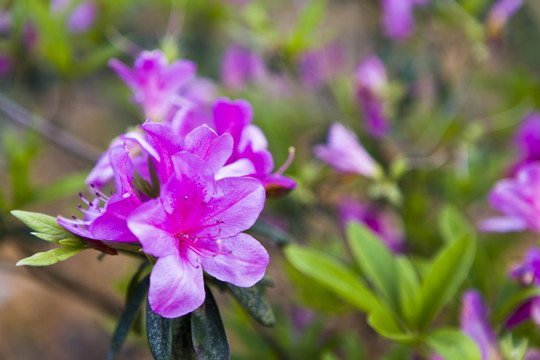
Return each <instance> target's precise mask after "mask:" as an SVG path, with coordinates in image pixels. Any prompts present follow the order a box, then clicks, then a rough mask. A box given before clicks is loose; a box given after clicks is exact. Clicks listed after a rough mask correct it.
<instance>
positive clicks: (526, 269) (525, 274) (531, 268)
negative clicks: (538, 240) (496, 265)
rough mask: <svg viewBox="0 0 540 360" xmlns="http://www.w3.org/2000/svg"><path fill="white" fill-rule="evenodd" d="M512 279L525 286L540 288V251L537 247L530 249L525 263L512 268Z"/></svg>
mask: <svg viewBox="0 0 540 360" xmlns="http://www.w3.org/2000/svg"><path fill="white" fill-rule="evenodd" d="M510 277H511V278H513V279H515V280H517V281H519V282H520V283H521V284H522V285H525V286H529V285H536V286H540V249H539V248H537V247H533V248H531V249H529V251H527V255H526V256H525V261H524V262H523V263H521V264H519V265H518V266H515V267H514V268H512V270H511V271H510Z"/></svg>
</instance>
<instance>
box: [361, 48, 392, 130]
mask: <svg viewBox="0 0 540 360" xmlns="http://www.w3.org/2000/svg"><path fill="white" fill-rule="evenodd" d="M356 86H357V89H356V97H357V100H358V102H359V104H360V106H361V108H362V110H363V112H364V118H365V122H366V127H367V131H368V132H369V133H370V134H371V135H372V136H374V137H381V136H384V135H386V134H387V133H388V131H389V124H388V118H387V116H386V114H385V112H386V101H385V99H384V94H383V92H384V89H385V88H386V87H387V86H388V78H387V75H386V69H385V67H384V64H383V63H382V62H381V60H380V59H379V58H378V57H377V56H375V55H372V56H369V57H368V58H366V59H365V60H364V61H362V63H360V65H359V66H358V68H357V70H356Z"/></svg>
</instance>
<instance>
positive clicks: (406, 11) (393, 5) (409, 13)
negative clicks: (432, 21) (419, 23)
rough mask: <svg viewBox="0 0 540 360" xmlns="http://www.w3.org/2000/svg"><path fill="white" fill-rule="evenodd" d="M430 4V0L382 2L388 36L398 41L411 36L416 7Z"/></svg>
mask: <svg viewBox="0 0 540 360" xmlns="http://www.w3.org/2000/svg"><path fill="white" fill-rule="evenodd" d="M428 2H429V0H382V10H383V27H384V31H385V33H386V35H387V36H388V37H390V38H392V39H394V40H398V41H402V40H405V39H407V38H408V37H409V36H411V34H412V33H413V31H414V15H413V10H414V7H415V6H418V5H424V4H427V3H428Z"/></svg>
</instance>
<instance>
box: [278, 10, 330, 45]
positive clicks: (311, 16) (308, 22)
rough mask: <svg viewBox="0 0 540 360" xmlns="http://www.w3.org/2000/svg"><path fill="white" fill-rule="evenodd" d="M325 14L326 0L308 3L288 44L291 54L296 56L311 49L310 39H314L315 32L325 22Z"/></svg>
mask: <svg viewBox="0 0 540 360" xmlns="http://www.w3.org/2000/svg"><path fill="white" fill-rule="evenodd" d="M325 14H326V0H311V1H309V2H307V3H306V5H305V6H304V8H303V9H302V13H301V14H300V16H299V17H298V19H297V20H296V25H295V27H294V29H293V31H292V34H291V37H290V40H289V42H288V47H287V50H288V51H289V52H290V53H293V54H296V53H299V52H301V51H303V50H305V49H307V48H309V46H310V45H311V44H310V40H311V39H310V37H312V38H313V37H314V33H315V30H316V29H317V27H318V26H319V25H320V24H321V23H322V21H323V20H324V15H325Z"/></svg>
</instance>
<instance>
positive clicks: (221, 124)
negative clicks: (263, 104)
mask: <svg viewBox="0 0 540 360" xmlns="http://www.w3.org/2000/svg"><path fill="white" fill-rule="evenodd" d="M252 120H253V109H252V108H251V104H250V103H249V102H247V101H245V100H241V99H240V100H234V101H231V100H229V99H218V100H217V101H216V102H215V103H214V124H215V127H216V131H217V133H218V134H225V133H228V134H231V135H232V138H233V141H234V148H233V153H232V155H231V157H230V158H229V160H228V161H227V163H226V166H225V168H223V169H222V170H221V171H220V172H219V173H218V177H226V176H251V177H255V178H257V179H259V180H260V181H261V182H262V184H263V186H264V187H265V189H267V192H268V193H269V194H270V195H283V194H285V193H287V192H289V191H290V190H292V189H294V188H295V187H296V182H295V181H294V180H292V179H290V178H287V177H285V176H283V175H282V173H283V172H284V171H285V170H286V168H287V166H288V165H289V163H290V161H292V158H289V160H288V161H287V163H286V165H284V166H282V167H281V168H280V169H279V170H278V171H277V172H275V173H272V171H273V170H274V160H273V157H272V154H271V153H270V152H269V151H268V142H267V140H266V137H265V136H264V133H263V132H262V130H261V129H260V128H259V127H257V126H255V125H253V124H252V123H251V122H252Z"/></svg>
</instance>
